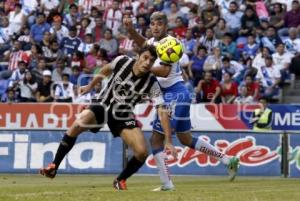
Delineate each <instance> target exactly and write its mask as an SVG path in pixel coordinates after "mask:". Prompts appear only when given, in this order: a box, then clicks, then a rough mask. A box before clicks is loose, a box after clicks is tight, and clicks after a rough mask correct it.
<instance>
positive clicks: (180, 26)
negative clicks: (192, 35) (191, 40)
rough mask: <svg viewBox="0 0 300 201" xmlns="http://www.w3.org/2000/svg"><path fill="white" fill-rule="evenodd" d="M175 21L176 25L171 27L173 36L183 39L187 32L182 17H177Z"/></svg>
mask: <svg viewBox="0 0 300 201" xmlns="http://www.w3.org/2000/svg"><path fill="white" fill-rule="evenodd" d="M175 23H176V25H175V27H174V28H173V31H174V34H175V37H176V38H178V39H183V38H184V36H185V34H186V32H187V27H186V26H185V24H184V21H183V17H177V18H176V21H175Z"/></svg>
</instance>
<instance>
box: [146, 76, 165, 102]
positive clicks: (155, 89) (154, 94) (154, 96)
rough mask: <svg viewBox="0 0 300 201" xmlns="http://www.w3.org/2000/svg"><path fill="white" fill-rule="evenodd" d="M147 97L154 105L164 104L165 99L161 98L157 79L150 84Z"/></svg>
mask: <svg viewBox="0 0 300 201" xmlns="http://www.w3.org/2000/svg"><path fill="white" fill-rule="evenodd" d="M149 97H150V98H151V100H152V103H153V105H154V106H155V107H157V106H159V105H164V102H165V101H164V98H163V94H162V91H161V89H160V86H159V84H158V82H157V81H156V82H154V84H153V85H152V87H151V90H150V94H149Z"/></svg>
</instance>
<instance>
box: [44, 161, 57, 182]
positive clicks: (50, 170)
mask: <svg viewBox="0 0 300 201" xmlns="http://www.w3.org/2000/svg"><path fill="white" fill-rule="evenodd" d="M56 171H57V170H56V165H55V164H54V163H50V164H49V165H48V166H47V167H46V168H42V169H40V174H41V175H43V176H45V177H48V178H50V179H53V178H54V177H55V175H56Z"/></svg>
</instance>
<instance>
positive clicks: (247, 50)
mask: <svg viewBox="0 0 300 201" xmlns="http://www.w3.org/2000/svg"><path fill="white" fill-rule="evenodd" d="M258 50H259V45H258V44H257V43H256V41H255V37H254V35H253V34H250V35H249V36H248V37H247V43H246V44H245V46H244V47H243V49H242V57H243V58H247V57H250V58H254V57H255V56H256V54H257V52H258Z"/></svg>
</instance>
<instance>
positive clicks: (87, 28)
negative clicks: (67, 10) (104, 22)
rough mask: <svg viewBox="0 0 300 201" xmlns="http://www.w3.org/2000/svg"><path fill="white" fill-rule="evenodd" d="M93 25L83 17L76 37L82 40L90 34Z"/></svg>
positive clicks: (88, 19)
mask: <svg viewBox="0 0 300 201" xmlns="http://www.w3.org/2000/svg"><path fill="white" fill-rule="evenodd" d="M93 28H94V25H93V23H92V21H91V19H90V18H88V17H83V18H82V19H81V21H80V25H79V34H78V37H79V38H80V39H81V40H84V39H85V37H86V35H87V34H92V32H93Z"/></svg>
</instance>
